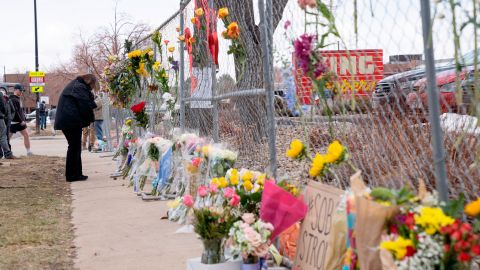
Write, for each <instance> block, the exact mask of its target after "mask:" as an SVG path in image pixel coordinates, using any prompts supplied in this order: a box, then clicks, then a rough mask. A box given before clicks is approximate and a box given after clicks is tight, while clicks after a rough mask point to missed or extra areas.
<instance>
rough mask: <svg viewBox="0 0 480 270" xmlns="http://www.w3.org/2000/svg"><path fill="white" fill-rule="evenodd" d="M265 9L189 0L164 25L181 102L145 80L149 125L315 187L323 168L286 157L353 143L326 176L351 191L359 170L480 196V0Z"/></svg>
mask: <svg viewBox="0 0 480 270" xmlns="http://www.w3.org/2000/svg"><path fill="white" fill-rule="evenodd" d="M263 3H264V0H260V1H258V2H257V1H250V0H249V1H233V0H209V1H207V0H192V1H184V3H182V4H181V8H180V10H179V12H177V13H176V14H174V15H173V16H172V17H171V18H170V19H168V20H167V21H166V22H165V23H164V24H162V26H161V27H159V29H158V30H159V31H160V33H161V34H162V37H163V41H165V40H168V42H166V41H165V42H164V45H165V46H162V48H155V49H154V51H155V57H156V59H157V60H158V61H160V62H162V63H165V65H168V72H169V74H168V75H169V76H168V78H169V85H170V93H171V94H172V96H173V99H174V101H175V105H174V106H173V107H172V106H170V107H169V106H168V104H167V102H166V98H165V96H163V95H162V94H161V92H160V91H157V92H155V91H151V89H149V87H150V86H149V85H148V82H147V83H144V85H143V90H142V93H139V94H138V96H137V97H136V100H137V101H138V100H147V103H148V106H147V111H148V112H149V113H150V122H151V123H155V124H153V125H150V127H149V129H150V130H149V131H151V132H154V133H157V134H159V135H162V136H165V137H168V136H169V134H170V131H171V130H172V129H173V128H175V127H178V128H181V129H183V130H196V131H197V132H198V133H199V134H200V135H202V136H207V137H212V138H213V139H214V140H215V141H216V142H219V143H226V144H228V145H229V147H231V148H233V149H236V150H238V151H239V160H238V163H237V166H238V167H247V168H249V169H253V170H266V171H270V173H272V174H276V175H278V176H279V177H288V178H294V179H301V180H306V179H308V178H309V177H310V176H309V175H308V170H309V166H310V165H309V164H307V163H306V162H304V161H295V160H291V159H288V158H286V157H284V153H285V150H286V149H287V148H288V145H289V144H290V142H291V140H292V139H301V140H302V141H303V142H305V143H306V144H307V147H308V151H309V152H310V153H311V154H315V153H317V152H324V151H325V148H326V147H327V146H328V145H329V144H330V143H331V142H332V141H333V140H339V141H340V142H341V143H342V144H344V145H345V146H346V147H347V148H348V152H349V162H347V163H344V164H343V165H340V166H336V167H335V169H334V170H331V171H330V172H328V173H327V174H326V175H325V176H324V177H323V180H324V181H325V182H328V183H331V184H334V185H336V186H339V187H342V188H346V187H347V186H348V179H349V176H350V175H351V174H352V173H353V172H354V168H358V169H360V170H362V172H363V176H364V179H365V180H366V181H367V182H368V183H369V184H370V185H372V186H378V185H382V186H387V187H401V186H405V185H407V186H412V187H415V186H417V184H418V182H419V181H420V180H423V181H425V183H426V184H427V187H428V188H430V189H432V190H433V189H435V188H436V187H437V183H438V182H439V181H440V182H441V181H442V180H443V179H445V180H446V182H447V183H448V185H449V193H450V195H457V194H459V193H465V194H466V195H467V198H473V195H475V194H478V193H479V181H480V167H479V164H478V157H479V156H480V155H478V153H479V150H480V148H479V146H480V145H479V142H478V140H479V134H480V128H479V127H478V124H477V123H478V122H477V119H478V110H479V109H478V106H477V105H478V104H480V103H478V102H477V100H478V89H479V88H478V83H479V80H478V78H479V77H478V72H477V71H478V68H477V67H478V59H479V53H478V52H479V51H478V37H477V34H478V33H477V29H478V26H479V25H478V18H477V17H476V15H477V14H478V8H479V3H478V1H476V0H459V1H456V0H448V1H434V2H432V3H430V1H427V0H405V1H372V0H354V1H344V0H329V1H309V0H298V1H297V0H275V1H272V0H270V1H265V4H266V5H265V6H264V5H263ZM428 5H430V7H428ZM200 8H201V9H202V14H201V15H200V14H196V13H197V12H200V11H198V10H199V9H200ZM221 8H228V15H226V14H225V10H221ZM427 10H428V11H429V12H426V11H427ZM428 13H430V14H428ZM264 14H265V15H266V16H265V18H266V19H267V20H263V17H264V16H263V15H264ZM219 17H220V18H221V19H217V18H219ZM422 19H423V20H422ZM263 21H265V22H267V23H266V24H265V25H264V24H262V22H263ZM263 26H265V27H264V28H263ZM422 26H423V27H424V28H422ZM269 40H270V41H269ZM424 40H425V41H426V43H424ZM429 42H432V43H433V47H431V46H429V45H428V43H429ZM424 44H427V46H424ZM135 47H136V48H146V47H154V45H153V44H152V42H151V39H150V37H146V38H145V39H144V41H143V42H141V43H139V44H136V45H135ZM170 47H173V48H174V49H169V48H170ZM425 47H426V49H425ZM432 49H433V50H432ZM425 52H427V54H425ZM429 52H433V53H434V56H435V59H436V60H435V62H432V61H430V60H432V59H431V58H430V57H429V56H430V54H429ZM168 57H171V58H170V59H168ZM431 71H435V73H436V75H435V77H432V76H431V77H430V81H428V80H427V77H428V75H429V74H430V75H432V73H431ZM430 82H431V83H430ZM430 86H432V87H430ZM432 90H433V91H432ZM433 92H434V93H435V95H433V96H432V95H431V94H432V93H433ZM430 97H433V98H432V100H429V98H430ZM167 98H168V97H167ZM432 101H434V102H432ZM435 103H436V104H437V105H439V108H438V110H439V112H440V114H438V112H437V108H436V107H435V106H434V105H435ZM269 104H274V105H275V106H274V109H273V106H269ZM270 108H272V109H270ZM117 115H118V119H117V117H115V121H116V122H115V124H116V129H117V130H118V127H119V125H120V124H121V123H122V120H123V118H122V117H125V113H121V112H117ZM269 116H270V117H269ZM273 117H274V118H273ZM269 119H270V120H269ZM273 119H274V121H273ZM438 123H439V124H440V125H439V126H437V125H436V124H438ZM437 127H439V128H441V129H440V131H438V132H436V131H435V128H437ZM432 145H433V146H434V147H432ZM269 146H270V147H269ZM443 172H445V175H443Z"/></svg>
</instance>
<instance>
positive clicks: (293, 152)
mask: <svg viewBox="0 0 480 270" xmlns="http://www.w3.org/2000/svg"><path fill="white" fill-rule="evenodd" d="M304 149H305V146H304V145H303V143H302V141H300V140H293V141H292V142H291V143H290V149H288V150H287V153H286V155H287V157H289V158H298V157H300V155H301V154H302V153H303V150H304Z"/></svg>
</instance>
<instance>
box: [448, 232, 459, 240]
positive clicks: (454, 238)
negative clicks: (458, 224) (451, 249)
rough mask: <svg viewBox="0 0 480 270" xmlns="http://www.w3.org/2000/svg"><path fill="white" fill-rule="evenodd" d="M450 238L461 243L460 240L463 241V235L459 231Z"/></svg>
mask: <svg viewBox="0 0 480 270" xmlns="http://www.w3.org/2000/svg"><path fill="white" fill-rule="evenodd" d="M450 237H451V238H452V239H453V240H455V241H459V240H460V239H462V234H461V233H460V232H459V231H455V232H453V233H452V235H451V236H450Z"/></svg>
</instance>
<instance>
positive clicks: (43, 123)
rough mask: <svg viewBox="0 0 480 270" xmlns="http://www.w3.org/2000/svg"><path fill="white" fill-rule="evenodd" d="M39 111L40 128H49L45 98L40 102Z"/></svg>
mask: <svg viewBox="0 0 480 270" xmlns="http://www.w3.org/2000/svg"><path fill="white" fill-rule="evenodd" d="M38 113H39V115H40V129H41V130H44V129H46V128H47V104H45V100H43V101H42V102H40V105H39V106H38Z"/></svg>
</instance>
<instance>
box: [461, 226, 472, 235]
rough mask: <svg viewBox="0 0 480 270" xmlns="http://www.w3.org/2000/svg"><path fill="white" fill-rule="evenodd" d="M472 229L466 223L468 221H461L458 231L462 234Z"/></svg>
mask: <svg viewBox="0 0 480 270" xmlns="http://www.w3.org/2000/svg"><path fill="white" fill-rule="evenodd" d="M471 230H472V225H470V224H468V223H463V224H462V225H461V226H460V232H461V233H462V234H468V233H469V232H470V231H471Z"/></svg>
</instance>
